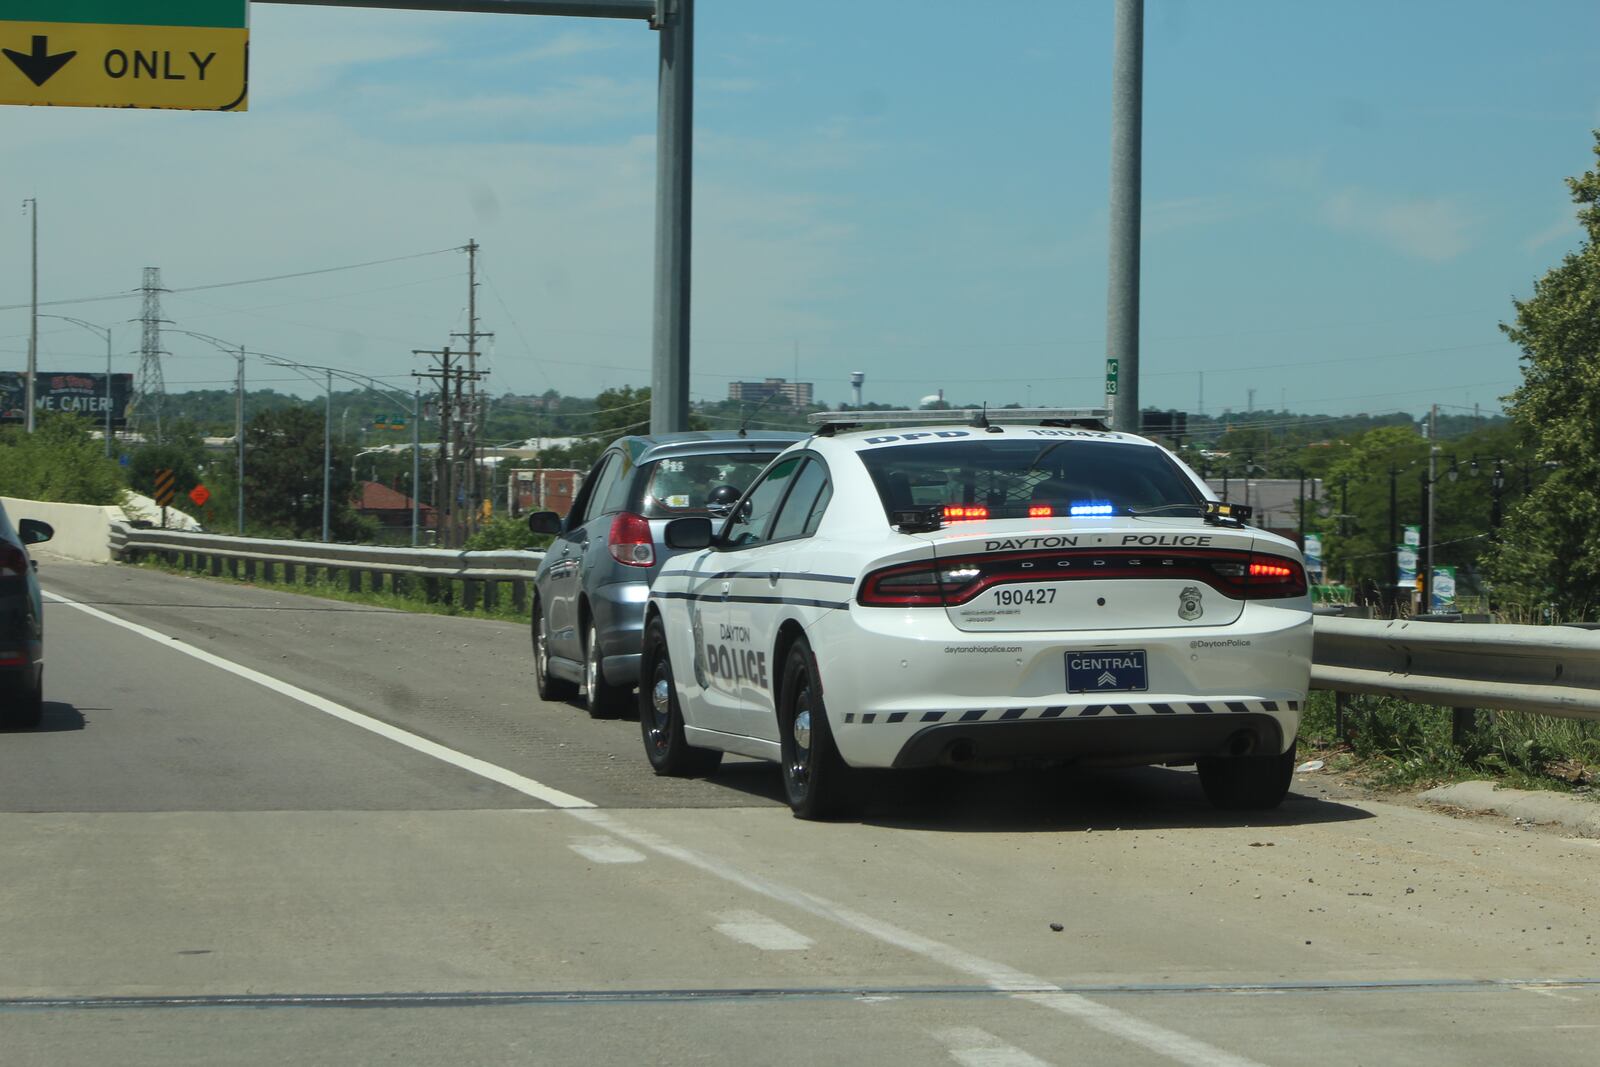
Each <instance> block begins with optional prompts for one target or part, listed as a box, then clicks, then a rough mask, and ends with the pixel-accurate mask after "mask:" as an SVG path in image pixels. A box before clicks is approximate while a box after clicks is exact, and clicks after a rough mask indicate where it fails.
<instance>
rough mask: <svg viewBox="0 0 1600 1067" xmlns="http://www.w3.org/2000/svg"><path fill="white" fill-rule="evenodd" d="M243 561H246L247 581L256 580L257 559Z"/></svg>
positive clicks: (245, 572)
mask: <svg viewBox="0 0 1600 1067" xmlns="http://www.w3.org/2000/svg"><path fill="white" fill-rule="evenodd" d="M243 562H244V579H245V581H247V582H253V581H255V580H256V561H255V560H253V559H247V560H244V561H243Z"/></svg>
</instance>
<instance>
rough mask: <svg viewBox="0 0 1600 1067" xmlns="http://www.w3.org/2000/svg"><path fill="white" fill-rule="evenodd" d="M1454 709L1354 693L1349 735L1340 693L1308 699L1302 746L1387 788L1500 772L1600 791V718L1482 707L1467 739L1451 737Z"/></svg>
mask: <svg viewBox="0 0 1600 1067" xmlns="http://www.w3.org/2000/svg"><path fill="white" fill-rule="evenodd" d="M1450 720H1451V716H1450V709H1448V708H1438V707H1431V706H1428V705H1423V704H1413V703H1410V702H1409V701H1404V700H1394V699H1391V698H1388V697H1371V696H1364V697H1351V698H1349V699H1348V701H1347V703H1346V705H1345V714H1344V722H1345V736H1344V737H1343V738H1340V736H1339V734H1338V730H1337V724H1336V714H1335V704H1334V694H1332V693H1325V692H1316V693H1312V694H1311V698H1310V700H1309V701H1308V702H1307V704H1306V712H1305V715H1304V717H1303V719H1302V721H1301V724H1300V744H1301V746H1302V748H1309V749H1311V750H1312V751H1313V752H1314V753H1315V754H1316V755H1317V756H1318V757H1320V758H1322V759H1323V760H1325V761H1326V762H1327V763H1328V766H1329V768H1330V769H1331V770H1334V771H1340V772H1347V773H1350V774H1352V775H1353V776H1354V777H1355V778H1356V779H1357V780H1358V781H1360V782H1361V783H1362V784H1364V785H1368V786H1372V787H1375V788H1379V789H1415V788H1428V787H1431V786H1434V785H1442V784H1444V783H1447V782H1457V781H1462V780H1464V779H1469V778H1493V779H1496V780H1498V781H1500V782H1501V783H1502V784H1504V785H1509V786H1513V787H1515V788H1518V789H1548V790H1559V791H1563V792H1577V793H1590V794H1600V722H1589V721H1585V720H1579V719H1563V718H1558V717H1555V716H1550V715H1533V714H1528V713H1525V712H1517V711H1480V712H1479V713H1478V726H1477V729H1476V730H1474V731H1473V732H1472V733H1471V734H1470V735H1469V736H1468V737H1466V738H1465V739H1464V742H1465V743H1464V744H1462V745H1460V746H1457V745H1456V744H1454V743H1453V742H1452V740H1451V723H1450Z"/></svg>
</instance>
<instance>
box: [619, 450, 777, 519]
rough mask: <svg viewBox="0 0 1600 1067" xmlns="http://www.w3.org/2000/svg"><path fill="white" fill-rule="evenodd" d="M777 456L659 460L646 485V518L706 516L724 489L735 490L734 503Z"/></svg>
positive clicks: (749, 454)
mask: <svg viewBox="0 0 1600 1067" xmlns="http://www.w3.org/2000/svg"><path fill="white" fill-rule="evenodd" d="M777 454H778V453H777V452H732V453H724V454H718V455H705V456H676V457H673V458H671V459H658V460H656V461H655V462H654V463H652V464H651V465H650V467H651V469H650V472H649V477H648V480H647V481H646V482H645V488H644V503H643V505H642V506H643V512H644V517H645V518H647V519H670V518H677V517H678V516H679V515H704V514H706V510H707V504H708V503H709V501H710V498H711V494H712V493H713V492H714V491H715V490H716V489H717V488H719V487H721V486H731V487H732V488H733V490H734V499H738V497H740V496H742V495H743V494H744V491H745V490H746V489H748V488H750V483H751V482H753V481H755V480H756V475H758V474H760V473H761V472H762V471H763V470H766V468H767V464H769V463H771V462H772V460H773V457H775V456H776V455H777ZM730 503H731V501H730Z"/></svg>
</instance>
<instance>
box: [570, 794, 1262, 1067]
mask: <svg viewBox="0 0 1600 1067" xmlns="http://www.w3.org/2000/svg"><path fill="white" fill-rule="evenodd" d="M569 814H571V816H572V817H573V818H575V819H581V820H583V821H584V822H586V823H589V824H590V825H591V826H597V827H599V828H601V829H603V830H605V831H607V832H608V833H610V834H612V835H614V836H616V837H620V838H622V839H623V840H625V841H631V842H632V843H633V844H635V845H638V846H639V847H640V848H643V849H644V850H646V851H647V852H654V853H656V854H657V855H661V856H666V857H667V858H669V859H675V860H678V861H679V862H680V863H684V864H687V865H688V866H690V867H694V868H695V869H697V870H701V871H704V872H705V873H707V874H711V875H715V876H716V877H718V878H721V879H722V880H723V881H725V882H731V883H733V884H734V885H737V886H741V887H743V888H745V889H748V890H749V891H750V892H752V893H758V894H760V895H761V896H764V897H766V898H767V899H769V900H774V901H777V902H778V903H780V904H787V905H788V906H790V907H792V908H796V909H798V910H800V911H803V912H806V913H807V914H809V915H814V916H816V917H817V918H819V919H825V920H827V921H828V922H831V923H834V924H835V925H838V926H843V927H845V928H847V929H850V930H855V931H857V932H858V933H862V934H865V935H867V936H868V937H871V938H873V939H875V940H877V941H881V942H883V943H884V944H887V945H891V946H893V947H895V948H899V949H904V950H905V951H907V952H913V953H915V954H917V955H919V956H921V957H923V958H924V959H927V960H931V961H933V962H934V963H938V964H941V965H943V966H945V967H948V968H949V969H951V970H953V971H957V972H959V973H962V974H966V975H969V976H971V977H973V978H976V979H978V980H980V981H982V982H985V983H986V984H988V985H989V986H990V987H992V988H994V989H999V990H1005V991H1009V992H1014V993H1016V994H1017V996H1018V998H1019V999H1021V1000H1024V1001H1027V1002H1029V1003H1033V1004H1038V1005H1039V1006H1041V1007H1045V1008H1049V1009H1051V1010H1052V1011H1057V1012H1061V1013H1062V1014H1063V1015H1068V1016H1071V1017H1072V1018H1074V1019H1076V1020H1078V1021H1079V1022H1082V1023H1084V1024H1085V1025H1087V1026H1090V1027H1093V1028H1094V1029H1096V1030H1099V1031H1100V1032H1101V1033H1105V1034H1110V1035H1112V1036H1114V1037H1118V1038H1121V1039H1123V1040H1125V1041H1129V1042H1132V1043H1133V1044H1135V1045H1139V1046H1142V1047H1143V1048H1144V1049H1146V1050H1147V1051H1150V1052H1155V1053H1158V1054H1160V1055H1162V1056H1166V1057H1168V1058H1169V1059H1172V1060H1174V1061H1176V1062H1178V1063H1182V1064H1187V1065H1189V1067H1261V1065H1260V1064H1258V1063H1257V1062H1256V1061H1255V1060H1251V1059H1248V1058H1247V1057H1244V1056H1238V1055H1235V1054H1233V1053H1231V1052H1228V1051H1226V1050H1224V1049H1220V1048H1217V1047H1216V1046H1215V1045H1208V1044H1206V1043H1205V1042H1204V1041H1201V1040H1199V1039H1197V1038H1192V1037H1189V1036H1188V1035H1186V1034H1180V1033H1178V1032H1177V1031H1174V1030H1168V1029H1167V1028H1166V1027H1163V1026H1158V1025H1156V1024H1155V1023H1149V1022H1145V1021H1144V1020H1143V1019H1139V1018H1136V1017H1134V1016H1132V1015H1128V1014H1126V1013H1125V1012H1121V1011H1118V1010H1117V1009H1116V1008H1112V1007H1108V1006H1106V1005H1104V1004H1100V1003H1098V1002H1097V1001H1093V1000H1090V999H1089V998H1088V997H1085V996H1082V995H1081V994H1077V993H1068V992H1066V991H1065V990H1063V989H1062V988H1061V987H1060V986H1058V985H1056V984H1054V983H1052V982H1048V981H1046V980H1045V979H1043V978H1036V977H1034V976H1033V975H1031V974H1027V973H1025V972H1023V971H1019V970H1017V969H1016V968H1014V967H1009V966H1007V965H1006V964H1004V963H997V962H995V961H993V960H986V959H984V958H983V957H982V956H975V955H973V954H971V953H969V952H965V951H963V950H961V949H959V948H956V947H955V946H954V945H947V944H945V943H944V942H942V941H935V940H933V939H932V938H929V937H923V936H922V935H921V934H917V933H913V932H912V931H910V930H905V929H902V928H901V927H898V926H895V925H893V924H892V923H887V922H883V921H881V920H879V919H874V918H873V917H872V916H870V915H866V914H863V913H862V912H859V911H856V910H855V909H853V908H849V907H846V906H845V905H843V904H836V903H834V902H833V901H831V900H827V899H825V898H823V897H819V896H815V895H813V894H811V893H808V892H806V891H804V890H801V889H794V888H791V887H789V886H786V885H783V884H781V883H778V882H773V881H769V880H768V879H766V878H762V877H761V876H760V875H755V874H750V873H748V872H745V871H742V870H740V869H739V868H737V867H734V866H732V865H730V864H727V863H724V862H723V861H721V860H719V859H717V858H716V857H713V856H706V855H702V854H701V853H698V852H695V851H693V850H691V849H687V848H684V847H683V846H681V845H677V844H674V843H673V842H671V841H668V840H667V839H665V838H663V837H661V836H659V835H657V834H655V833H652V832H650V831H648V830H638V829H635V828H634V827H631V826H629V825H627V824H626V823H623V822H621V821H620V820H618V819H615V818H613V817H612V816H610V815H608V814H606V813H605V812H601V811H573V812H570V813H569Z"/></svg>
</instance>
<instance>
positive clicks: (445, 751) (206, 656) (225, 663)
mask: <svg viewBox="0 0 1600 1067" xmlns="http://www.w3.org/2000/svg"><path fill="white" fill-rule="evenodd" d="M44 595H45V597H46V598H47V599H49V600H51V601H54V602H55V603H57V604H64V605H66V606H67V607H69V608H76V609H77V610H78V611H81V612H83V613H84V614H86V615H90V616H92V617H94V618H96V619H100V620H102V621H104V622H109V623H110V624H111V625H113V626H120V627H122V628H123V629H124V630H128V631H130V632H132V633H136V634H138V635H139V636H140V637H147V638H149V639H150V640H152V641H154V642H156V643H157V644H160V645H163V646H165V647H166V648H170V649H172V650H173V651H174V652H181V653H183V654H184V655H185V656H191V657H193V658H194V659H197V660H199V661H200V662H201V663H209V664H210V665H211V666H213V667H216V668H217V669H218V670H224V671H227V672H228V673H229V674H232V675H236V676H237V677H240V678H243V679H245V680H246V681H249V682H254V683H256V684H257V685H259V686H262V687H264V688H266V689H270V690H272V691H273V692H274V693H280V694H282V695H283V696H286V697H288V698H289V699H291V700H295V701H298V702H300V703H301V704H304V705H306V706H307V707H309V708H315V709H316V710H318V711H320V712H322V713H324V714H326V715H332V716H333V717H334V718H336V719H341V720H343V721H344V722H347V723H349V724H350V725H351V726H359V727H360V728H361V729H363V730H366V731H368V732H369V733H374V734H377V735H378V736H379V737H382V738H384V739H386V740H389V741H393V742H395V743H396V744H401V745H404V746H406V747H407V748H409V749H412V750H413V751H416V752H420V753H422V754H423V755H425V756H432V757H433V758H434V759H436V760H439V761H441V762H443V763H448V764H450V765H451V766H452V767H459V768H460V769H461V770H464V771H467V772H468V773H470V774H476V775H477V776H478V777H480V778H487V779H488V780H489V781H491V782H495V783H497V784H499V785H503V786H505V787H506V788H507V789H514V790H516V791H517V792H519V793H522V794H524V795H525V796H530V797H533V798H534V799H535V800H539V801H543V802H544V803H546V804H549V805H550V806H551V807H554V808H592V807H594V805H593V804H591V803H589V801H587V800H584V799H583V798H582V797H575V796H573V795H572V794H571V793H563V792H562V791H561V790H559V789H553V788H551V787H550V786H547V785H545V784H544V783H542V782H536V781H534V780H533V779H532V778H525V777H523V776H522V775H520V774H517V773H515V772H514V771H508V770H506V769H505V768H504V767H497V766H495V765H494V764H493V763H490V762H488V761H487V760H481V759H478V758H477V757H475V756H469V755H467V754H466V753H464V752H457V751H456V750H455V749H453V748H446V747H445V746H444V745H441V744H438V743H437V742H434V741H429V740H428V739H427V738H425V737H418V736H417V735H416V734H414V733H411V732H410V731H408V730H402V729H400V728H399V727H398V726H391V725H389V724H388V723H386V722H383V721H382V720H379V719H374V718H373V717H372V716H370V715H363V714H362V713H361V712H359V711H355V710H354V709H351V708H347V707H345V706H344V705H343V704H338V703H335V702H334V701H332V700H329V699H327V698H326V697H320V696H318V695H317V694H315V693H313V692H311V691H309V690H306V689H301V688H300V687H299V686H297V685H290V684H289V683H288V682H284V681H279V680H278V679H277V678H274V677H272V675H270V674H263V673H261V672H260V671H257V670H251V669H250V668H249V667H245V666H242V665H240V664H238V663H234V662H233V661H232V660H226V659H223V658H222V657H221V656H215V655H212V654H211V653H210V652H207V651H205V650H204V649H199V648H196V647H195V646H193V645H191V644H187V643H185V642H183V641H181V640H179V639H178V638H176V637H172V636H169V635H168V634H164V633H161V632H160V631H157V630H152V629H150V628H149V627H147V626H140V625H139V624H138V623H136V622H129V621H128V620H127V619H119V618H117V617H116V616H115V615H110V614H107V613H106V612H104V611H101V610H99V609H98V608H91V607H90V606H89V605H87V604H80V603H78V602H77V601H76V600H69V599H68V598H67V597H64V596H62V595H60V594H59V593H50V592H46V593H45V594H44Z"/></svg>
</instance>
